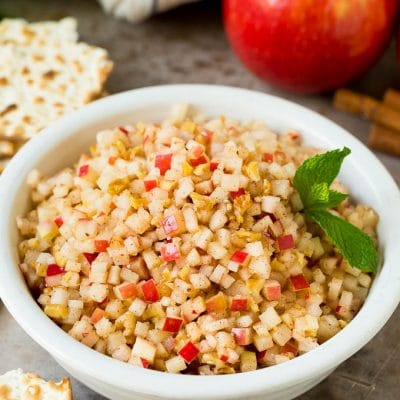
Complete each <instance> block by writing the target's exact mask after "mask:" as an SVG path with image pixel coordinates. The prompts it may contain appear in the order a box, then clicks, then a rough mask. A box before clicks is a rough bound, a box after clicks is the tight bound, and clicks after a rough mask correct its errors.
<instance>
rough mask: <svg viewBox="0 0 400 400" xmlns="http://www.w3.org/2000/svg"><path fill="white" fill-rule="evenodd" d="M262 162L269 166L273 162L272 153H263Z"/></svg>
mask: <svg viewBox="0 0 400 400" xmlns="http://www.w3.org/2000/svg"><path fill="white" fill-rule="evenodd" d="M262 160H263V161H264V162H267V163H269V164H271V163H272V162H273V161H274V155H273V154H272V153H264V154H263V156H262Z"/></svg>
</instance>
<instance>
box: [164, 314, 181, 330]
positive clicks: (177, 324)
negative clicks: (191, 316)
mask: <svg viewBox="0 0 400 400" xmlns="http://www.w3.org/2000/svg"><path fill="white" fill-rule="evenodd" d="M182 324H183V319H182V318H175V317H166V318H165V321H164V325H163V328H162V330H163V331H165V332H170V333H176V332H179V329H180V328H181V326H182Z"/></svg>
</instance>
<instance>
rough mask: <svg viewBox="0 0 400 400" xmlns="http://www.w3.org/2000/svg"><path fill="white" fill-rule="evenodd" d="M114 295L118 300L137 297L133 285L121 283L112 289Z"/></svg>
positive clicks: (134, 285)
mask: <svg viewBox="0 0 400 400" xmlns="http://www.w3.org/2000/svg"><path fill="white" fill-rule="evenodd" d="M114 293H115V295H116V296H117V298H118V299H120V300H126V299H131V298H133V297H135V296H136V295H137V287H136V284H135V283H123V284H121V285H118V286H115V287H114Z"/></svg>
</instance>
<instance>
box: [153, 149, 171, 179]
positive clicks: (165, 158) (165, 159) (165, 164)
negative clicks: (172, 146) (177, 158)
mask: <svg viewBox="0 0 400 400" xmlns="http://www.w3.org/2000/svg"><path fill="white" fill-rule="evenodd" d="M171 160H172V154H171V153H168V154H157V155H156V157H155V160H154V165H155V167H156V168H158V169H159V170H160V175H165V173H166V172H167V171H168V170H169V169H170V168H171Z"/></svg>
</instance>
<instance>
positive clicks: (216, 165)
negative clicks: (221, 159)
mask: <svg viewBox="0 0 400 400" xmlns="http://www.w3.org/2000/svg"><path fill="white" fill-rule="evenodd" d="M218 165H219V163H218V162H215V161H212V162H210V171H215V170H216V169H217V168H218Z"/></svg>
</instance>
